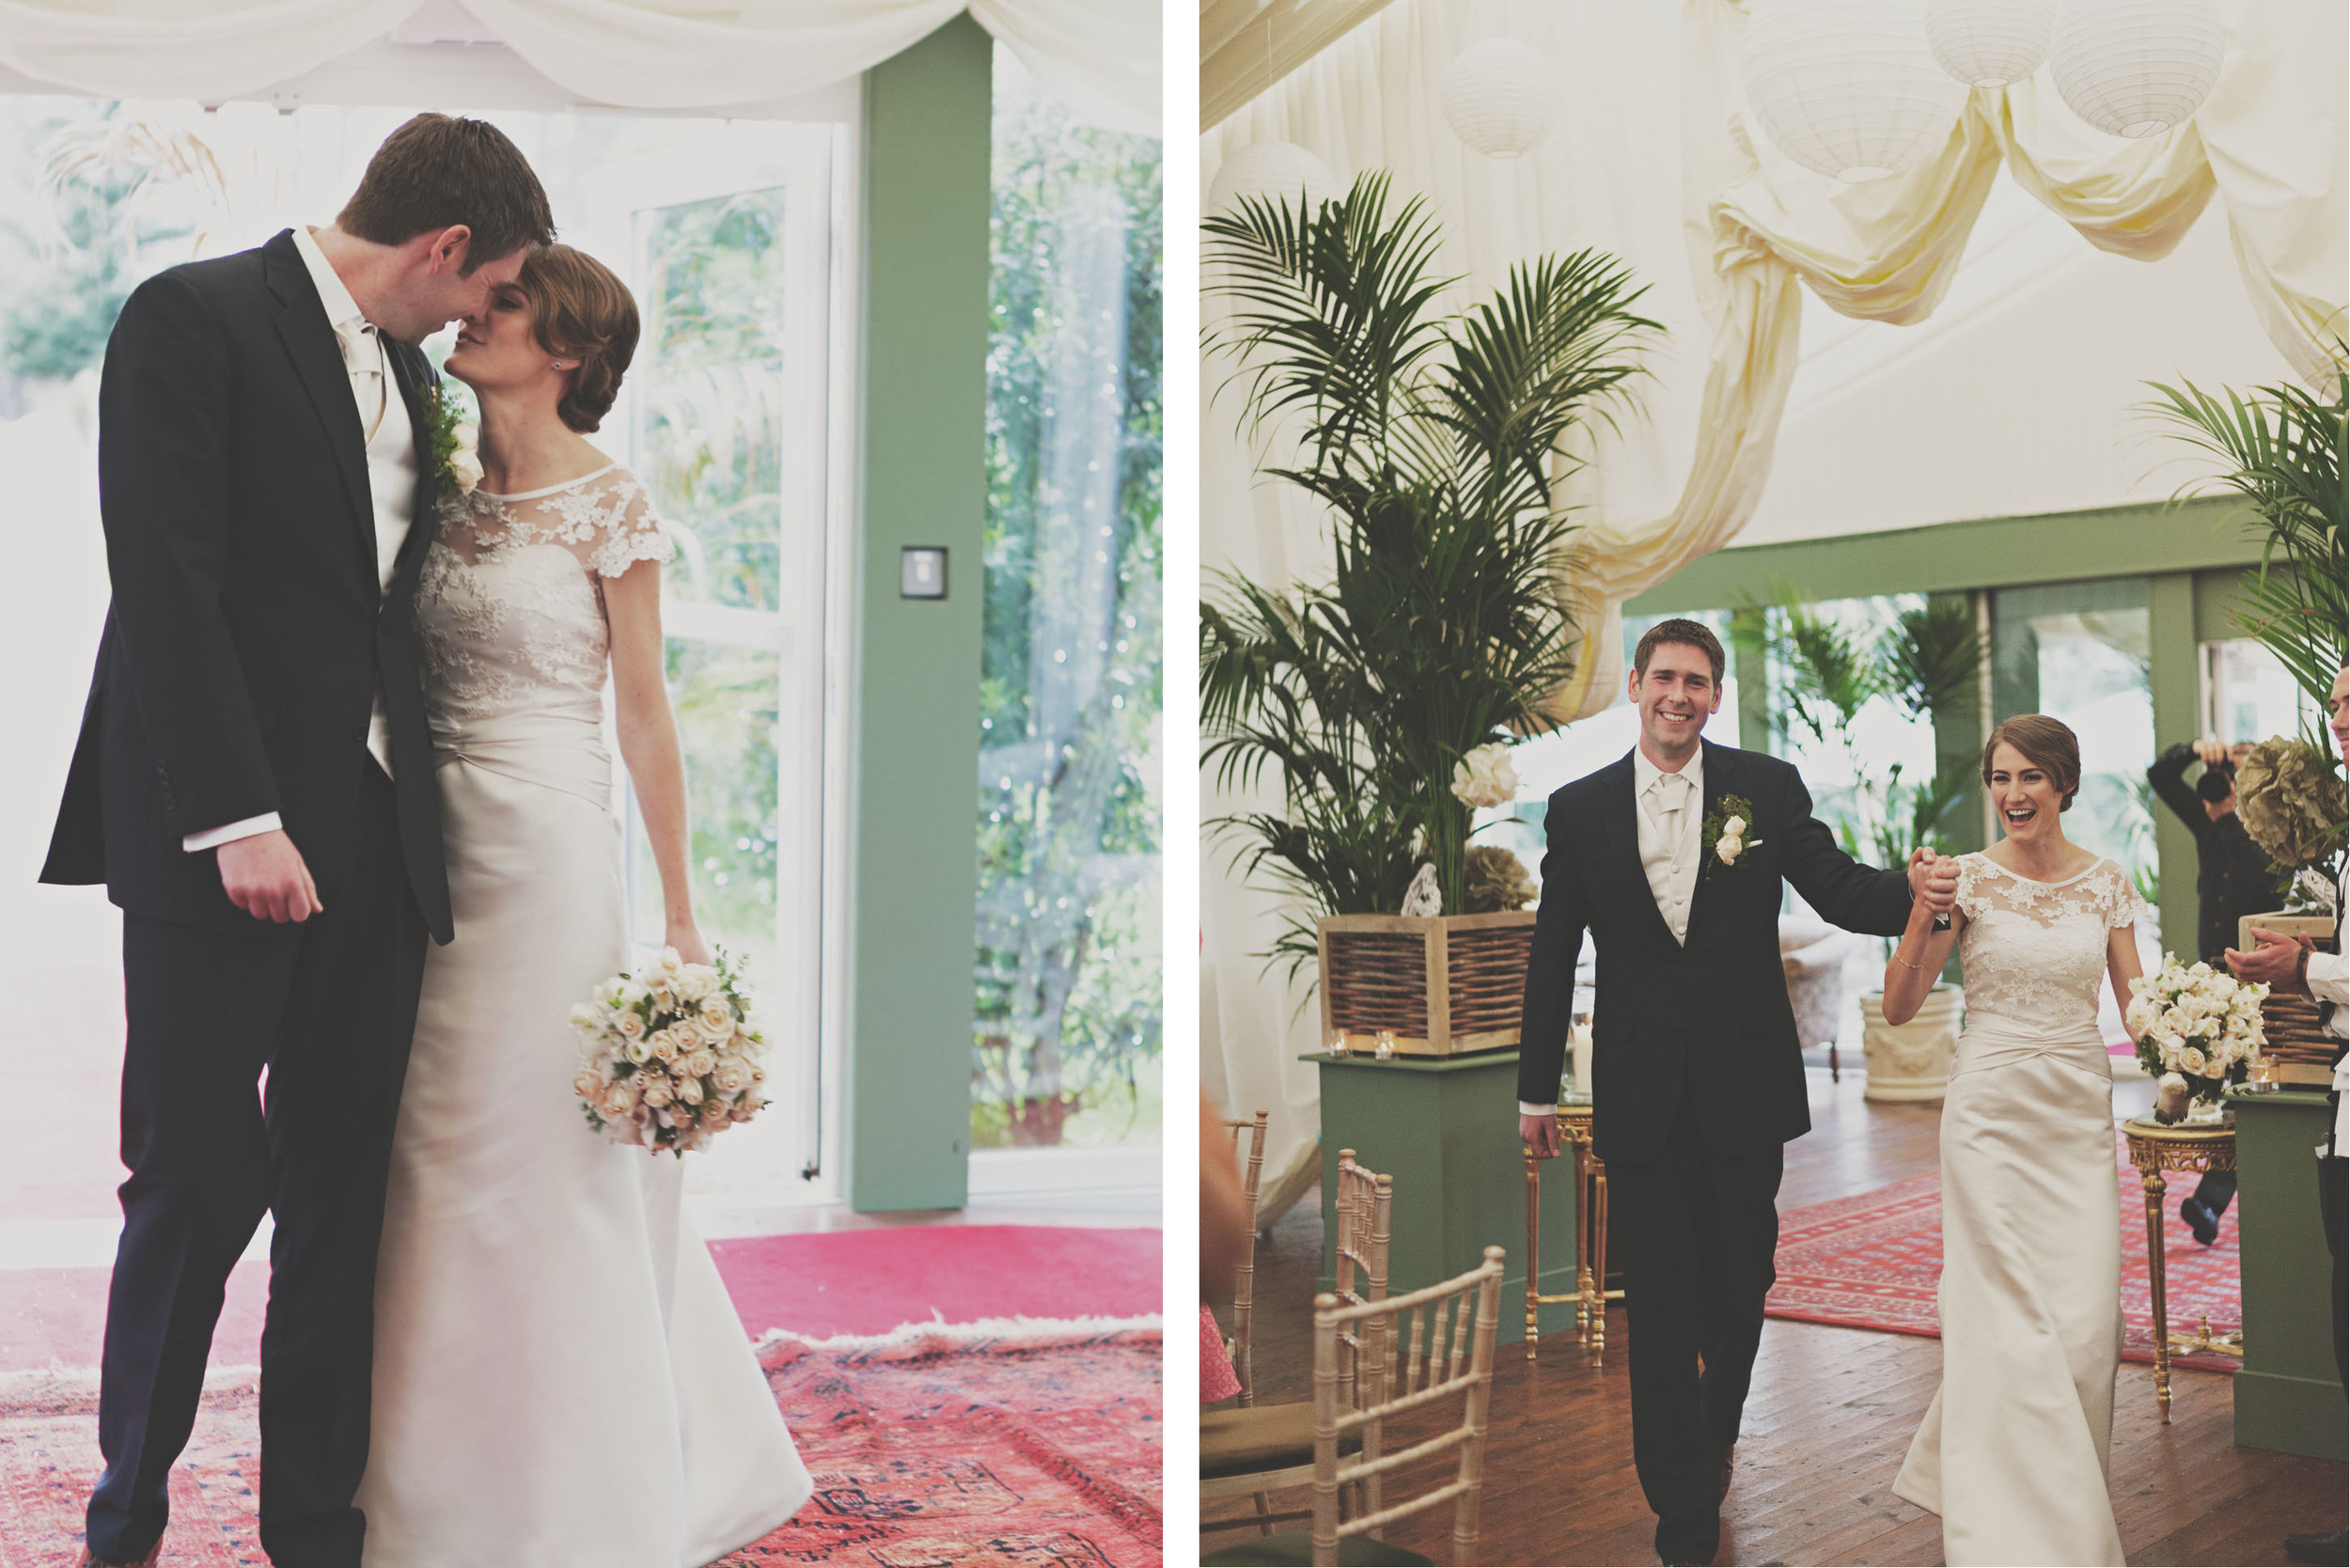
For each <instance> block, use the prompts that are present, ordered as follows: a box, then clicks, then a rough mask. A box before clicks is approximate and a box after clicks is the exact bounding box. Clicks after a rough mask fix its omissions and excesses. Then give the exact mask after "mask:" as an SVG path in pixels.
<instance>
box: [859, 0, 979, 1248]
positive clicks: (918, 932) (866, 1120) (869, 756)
mask: <svg viewBox="0 0 2350 1568" xmlns="http://www.w3.org/2000/svg"><path fill="white" fill-rule="evenodd" d="M992 65H993V46H992V45H991V43H990V42H989V39H988V36H987V34H986V33H985V32H984V31H982V30H981V29H980V27H979V24H978V23H976V22H973V21H972V20H971V19H970V18H969V17H968V16H958V17H956V18H955V20H954V21H952V22H950V23H948V24H947V25H945V26H944V27H941V28H940V29H939V30H938V31H937V32H935V33H932V35H931V36H930V37H928V38H926V39H923V40H922V41H921V42H920V43H917V44H916V45H915V46H914V47H913V48H911V49H909V50H907V51H905V53H903V54H901V55H897V56H896V57H895V58H893V59H890V60H886V61H885V62H883V63H882V64H881V65H879V66H877V67H875V68H874V69H873V70H872V71H869V72H867V73H866V78H865V127H864V129H865V169H864V186H863V191H862V193H861V198H862V208H863V212H862V222H863V242H864V243H863V256H864V269H865V271H864V278H863V290H864V300H863V312H862V314H863V319H864V329H863V341H862V343H861V344H860V353H861V357H862V362H863V381H864V400H865V411H864V419H863V443H864V449H863V452H862V454H861V464H860V466H861V480H860V482H861V484H862V494H863V506H862V516H861V518H860V520H859V527H858V531H857V537H858V563H857V574H858V586H857V589H856V594H857V616H858V623H857V631H856V648H857V677H856V682H857V684H856V700H855V719H854V722H855V726H856V738H855V741H854V745H855V758H856V761H855V770H854V782H853V784H852V786H851V787H852V790H853V792H854V823H853V825H852V828H851V843H852V850H851V855H852V859H853V865H852V869H851V873H850V874H851V879H852V880H851V886H850V907H851V913H850V924H851V933H852V934H851V943H852V946H851V949H850V965H851V968H850V974H851V980H850V992H851V1008H852V1011H851V1014H850V1022H849V1030H850V1033H849V1085H848V1096H849V1098H848V1107H847V1111H848V1114H847V1120H848V1124H849V1129H850V1132H849V1151H848V1152H849V1167H848V1169H849V1180H848V1197H849V1204H850V1206H851V1207H852V1208H854V1209H858V1210H861V1211H870V1210H878V1209H932V1208H957V1207H960V1206H961V1205H962V1204H963V1201H964V1196H965V1192H966V1189H967V1185H968V1168H969V1152H970V1141H971V963H972V953H973V943H974V941H975V922H974V917H973V913H972V899H973V896H974V890H975V883H976V878H977V871H976V868H975V861H974V851H973V843H972V836H971V833H972V821H973V817H972V813H973V809H974V807H973V802H974V801H975V800H976V799H977V795H976V794H975V784H974V780H975V779H976V778H977V777H978V776H979V607H980V593H979V584H980V565H979V551H980V544H981V541H982V537H983V530H984V526H985V522H986V506H987V497H986V490H985V484H984V474H983V469H982V463H983V457H984V440H985V430H986V416H987V310H988V289H987V286H988V201H989V185H988V177H989V167H988V159H989V145H990V142H989V106H990V96H991V90H992V78H991V71H992ZM906 545H944V546H946V547H947V549H948V552H949V554H948V572H947V582H948V597H947V598H945V599H944V600H916V599H901V598H899V597H898V552H899V550H900V549H901V547H903V546H906Z"/></svg>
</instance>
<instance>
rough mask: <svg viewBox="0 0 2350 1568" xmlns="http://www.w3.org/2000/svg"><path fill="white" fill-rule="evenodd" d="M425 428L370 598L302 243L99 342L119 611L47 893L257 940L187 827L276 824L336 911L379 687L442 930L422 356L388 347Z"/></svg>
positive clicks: (287, 238)
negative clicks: (406, 523) (100, 893)
mask: <svg viewBox="0 0 2350 1568" xmlns="http://www.w3.org/2000/svg"><path fill="white" fill-rule="evenodd" d="M384 346H385V348H386V350H387V352H388V353H389V356H390V359H391V364H392V371H393V380H394V381H395V382H396V383H397V384H398V385H399V394H400V396H401V397H402V398H403V399H404V400H406V402H407V406H408V416H409V419H410V422H411V423H412V424H413V425H414V426H415V431H416V471H417V474H418V476H419V482H418V484H417V486H416V504H415V519H414V522H413V525H412V526H411V527H410V530H409V534H408V539H407V541H406V543H405V544H404V545H403V546H402V548H401V550H400V553H399V559H398V561H397V562H396V564H395V567H394V570H393V573H392V580H391V585H390V588H389V589H388V590H384V589H383V588H380V586H379V576H378V572H379V568H378V565H377V557H376V551H375V522H374V513H373V509H372V507H371V505H370V503H369V498H368V468H367V451H366V436H365V432H364V431H363V429H362V427H361V424H360V420H359V410H358V405H357V403H356V401H355V400H353V398H352V391H351V382H350V378H349V375H348V373H347V372H346V370H345V369H344V367H343V358H342V353H341V350H340V349H339V348H338V346H337V343H336V339H335V332H334V328H333V327H332V326H331V325H330V324H329V323H328V321H327V317H326V310H325V307H324V306H322V305H321V304H320V302H319V295H318V290H317V288H316V287H315V286H314V285H313V284H312V283H311V281H310V276H309V273H308V271H307V269H305V267H304V266H303V263H302V257H301V254H300V253H299V252H298V251H297V250H295V248H294V243H293V236H292V233H291V231H290V230H289V231H286V232H283V233H280V234H279V235H278V236H277V237H276V238H275V239H274V240H272V241H270V242H269V243H267V244H265V245H263V246H261V247H260V248H259V249H258V250H248V251H242V252H239V253H238V254H236V255H234V256H224V257H220V258H217V259H211V260H206V261H196V262H191V263H189V264H187V265H185V266H180V267H174V268H171V269H170V270H168V271H166V272H163V273H159V274H156V275H155V276H153V277H151V278H149V279H148V280H147V281H146V282H145V283H143V284H141V285H140V286H139V288H138V289H137V290H136V291H135V292H133V294H132V295H131V298H130V299H129V301H128V302H127V303H125V305H124V306H123V307H122V314H121V315H120V317H119V318H118V320H117V321H116V322H115V328H114V334H113V336H112V337H110V338H109V339H108V340H107V344H106V363H105V370H104V375H103V379H102V382H101V384H100V389H99V441H98V466H99V494H100V510H101V512H102V517H103V521H104V525H105V530H106V563H107V570H108V573H109V575H110V576H111V578H112V579H113V586H114V603H113V604H112V605H111V606H110V607H109V608H108V610H107V614H106V624H105V630H104V633H103V634H102V636H101V638H100V641H99V650H98V669H97V673H96V674H95V676H94V677H93V678H92V680H91V682H90V692H89V699H88V702H87V703H86V706H85V707H84V710H83V715H82V733H81V739H80V741H79V743H78V744H77V745H75V747H74V753H73V762H72V766H71V770H70V771H69V773H68V775H67V778H66V789H65V799H64V802H63V804H62V805H61V807H60V808H59V809H58V812H57V823H56V829H55V833H54V835H53V836H52V838H51V840H50V845H49V857H48V861H47V863H46V864H45V865H44V866H43V867H42V868H41V873H40V877H41V880H42V881H43V882H56V883H91V882H101V881H102V882H104V883H105V884H106V890H107V895H108V897H109V898H111V899H112V900H113V901H114V902H116V903H117V904H118V905H120V906H121V907H122V908H124V909H126V910H130V911H132V912H133V913H136V914H140V915H146V916H150V917H155V918H157V919H164V920H173V921H179V922H181V923H187V924H195V925H201V926H210V927H213V928H216V929H221V930H227V931H236V932H244V933H256V934H257V935H258V936H263V937H265V936H266V935H267V934H268V933H281V934H282V933H283V932H284V931H287V930H290V929H291V928H278V927H274V926H272V925H269V924H267V923H265V922H258V921H256V920H255V919H254V918H253V917H251V916H250V915H247V914H246V913H245V912H244V911H243V910H241V909H239V908H238V907H237V906H236V905H235V904H233V903H231V902H228V897H227V894H226V893H225V892H223V891H222V890H221V886H220V872H219V868H218V862H217V858H216V856H215V854H214V852H212V851H210V850H205V851H200V852H197V853H196V854H189V853H188V852H187V851H186V850H184V849H182V848H181V846H180V841H181V839H184V838H185V837H186V836H187V835H189V834H192V833H201V832H204V831H206V830H208V829H210V828H214V827H220V826H224V825H226V824H227V823H233V822H241V821H243V820H244V819H245V818H248V817H257V816H260V815H262V814H264V813H266V812H270V811H275V812H277V813H279V815H280V817H281V819H282V820H283V822H284V824H285V828H286V831H287V833H288V834H289V835H290V837H291V838H292V839H293V841H294V844H295V846H296V847H297V848H298V849H300V850H301V851H302V854H303V857H304V859H305V861H306V862H307V863H308V865H309V868H310V873H311V876H312V877H313V878H314V879H315V880H316V881H317V883H318V886H319V897H320V898H321V901H323V902H324V903H325V905H326V907H327V908H329V909H332V908H334V907H335V900H336V896H337V889H338V888H339V887H340V886H342V885H343V882H344V879H345V877H346V875H347V873H348V870H349V868H350V865H351V862H352V851H353V848H354V846H355V844H356V842H357V840H356V839H355V837H354V835H355V833H356V832H358V831H359V825H360V810H359V804H360V798H361V796H360V791H361V789H362V787H363V785H364V783H365V780H366V775H367V770H368V769H371V768H374V767H375V766H376V763H375V760H374V759H373V758H372V757H371V756H370V755H369V753H368V749H367V737H368V718H369V716H370V714H371V713H372V712H373V709H374V702H375V692H376V688H377V684H378V682H381V684H382V687H383V692H384V709H385V716H386V719H387V720H388V723H389V729H390V740H391V752H392V768H393V774H394V791H395V794H396V796H397V799H398V803H399V805H398V811H399V838H400V848H401V855H402V858H403V861H404V862H405V865H406V869H407V873H408V884H409V887H410V889H411V891H412V892H413V893H414V894H415V900H416V904H417V907H418V908H419V909H420V910H421V911H422V912H423V915H424V918H425V923H426V925H427V926H428V927H429V928H430V929H431V932H432V933H433V935H434V936H435V937H436V938H438V939H439V940H441V941H443V942H446V941H448V940H449V939H450V936H451V934H452V931H451V925H450V918H449V906H448V880H447V875H446V870H445V869H444V867H443V864H442V859H441V825H440V796H439V792H438V787H437V785H436V784H435V782H434V779H433V760H432V740H431V732H430V730H429V729H428V728H427V725H426V720H425V708H424V687H423V682H422V677H421V674H420V666H419V665H418V661H417V655H416V646H415V631H414V629H413V627H412V625H411V623H410V611H411V608H412V606H413V604H414V603H415V591H416V580H417V576H418V573H419V572H421V571H422V568H423V562H424V556H425V550H426V547H427V545H429V544H430V543H431V535H432V516H433V495H432V490H433V482H432V481H433V463H432V459H431V434H430V423H429V419H428V414H427V409H426V397H427V394H428V391H429V389H430V388H431V386H432V385H433V384H434V376H433V371H432V368H431V363H430V362H429V361H427V360H426V359H425V357H424V355H423V354H422V353H420V352H419V351H418V350H416V349H415V348H413V347H411V346H409V345H407V344H404V343H397V342H393V341H391V340H390V339H389V338H386V339H385V345H384Z"/></svg>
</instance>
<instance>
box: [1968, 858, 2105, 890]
mask: <svg viewBox="0 0 2350 1568" xmlns="http://www.w3.org/2000/svg"><path fill="white" fill-rule="evenodd" d="M1976 853H1977V855H1979V856H1980V857H1981V858H1982V863H1983V864H1984V865H1986V866H1988V867H1990V868H1991V869H1992V870H1995V871H1998V873H1999V874H2000V875H2002V876H2010V877H2013V878H2014V879H2015V880H2016V881H2018V882H2023V883H2029V884H2030V885H2031V886H2034V887H2070V886H2073V884H2075V883H2076V882H2078V881H2079V880H2080V879H2081V878H2083V877H2085V876H2087V875H2088V874H2089V873H2090V872H2092V871H2093V870H2096V869H2097V868H2098V867H2100V866H2102V865H2104V864H2105V863H2106V857H2105V856H2104V855H2098V856H2097V857H2096V858H2095V859H2093V860H2092V861H2090V863H2089V864H2088V865H2086V866H2083V867H2082V868H2081V869H2080V870H2077V871H2075V872H2074V873H2073V874H2072V875H2071V876H2068V877H2065V878H2063V879H2061V880H2060V881H2057V882H2043V881H2041V880H2040V878H2038V877H2036V876H2026V875H2025V874H2024V873H2023V872H2021V871H2014V870H2009V869H2008V868H2007V867H2005V866H2002V865H2000V864H1999V863H1998V861H1996V860H1994V859H1992V858H1991V856H1990V855H1988V854H1987V853H1984V852H1982V851H1980V850H1979V851H1977V852H1976Z"/></svg>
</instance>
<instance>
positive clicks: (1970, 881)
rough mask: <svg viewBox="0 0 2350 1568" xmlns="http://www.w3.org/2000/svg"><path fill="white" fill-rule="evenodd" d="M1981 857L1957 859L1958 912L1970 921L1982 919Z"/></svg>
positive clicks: (1972, 856)
mask: <svg viewBox="0 0 2350 1568" xmlns="http://www.w3.org/2000/svg"><path fill="white" fill-rule="evenodd" d="M1981 873H1982V856H1981V855H1960V856H1959V857H1958V912H1959V913H1960V914H1961V915H1964V916H1966V918H1967V919H1968V920H1970V921H1973V920H1980V919H1982V875H1981Z"/></svg>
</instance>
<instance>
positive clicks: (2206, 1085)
mask: <svg viewBox="0 0 2350 1568" xmlns="http://www.w3.org/2000/svg"><path fill="white" fill-rule="evenodd" d="M2267 995H2268V987H2266V986H2265V985H2251V984H2247V983H2246V982H2244V981H2242V980H2237V979H2236V978H2235V977H2234V976H2233V975H2230V974H2227V973H2225V972H2223V971H2221V970H2217V969H2214V968H2213V967H2212V966H2211V965H2210V964H2181V963H2180V962H2179V961H2178V960H2177V959H2175V958H2172V957H2171V956H2170V954H2168V953H2166V954H2164V955H2163V964H2162V968H2161V969H2160V970H2159V971H2157V972H2156V973H2154V974H2152V975H2140V976H2139V977H2138V979H2136V980H2132V981H2130V1005H2129V1009H2128V1011H2127V1012H2126V1013H2125V1015H2124V1019H2123V1021H2124V1022H2125V1023H2127V1024H2128V1026H2129V1030H2130V1037H2131V1038H2132V1039H2134V1040H2136V1041H2137V1042H2138V1059H2139V1065H2141V1066H2143V1067H2144V1068H2145V1069H2146V1071H2147V1072H2148V1073H2149V1074H2152V1075H2153V1076H2154V1079H2155V1101H2154V1119H2155V1120H2156V1121H2178V1120H2179V1118H2180V1117H2181V1116H2182V1115H2184V1114H2185V1112H2186V1104H2187V1102H2188V1101H2189V1100H2201V1101H2202V1102H2203V1103H2204V1104H2206V1105H2214V1104H2217V1102H2218V1099H2219V1094H2220V1091H2221V1090H2224V1089H2226V1088H2227V1086H2228V1085H2230V1084H2240V1083H2242V1082H2243V1081H2244V1080H2245V1078H2246V1077H2247V1076H2248V1075H2249V1074H2250V1073H2251V1071H2252V1063H2253V1062H2255V1061H2257V1060H2258V1059H2259V1058H2260V1051H2261V1046H2262V1045H2264V1043H2266V1036H2265V1035H2264V1033H2263V1032H2262V1029H2261V1001H2262V999H2263V998H2264V997H2265V996H2267Z"/></svg>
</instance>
